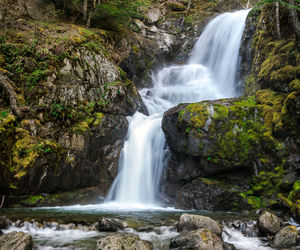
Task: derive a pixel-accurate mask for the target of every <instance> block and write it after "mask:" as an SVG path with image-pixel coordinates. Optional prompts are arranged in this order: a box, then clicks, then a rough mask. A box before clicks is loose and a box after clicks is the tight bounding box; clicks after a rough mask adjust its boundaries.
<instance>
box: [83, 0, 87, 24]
mask: <svg viewBox="0 0 300 250" xmlns="http://www.w3.org/2000/svg"><path fill="white" fill-rule="evenodd" d="M87 9H88V0H83V7H82V19H83V21H86V20H87Z"/></svg>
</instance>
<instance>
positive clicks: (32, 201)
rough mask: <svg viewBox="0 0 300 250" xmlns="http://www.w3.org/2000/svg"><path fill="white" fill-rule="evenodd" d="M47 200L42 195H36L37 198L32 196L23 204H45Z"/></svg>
mask: <svg viewBox="0 0 300 250" xmlns="http://www.w3.org/2000/svg"><path fill="white" fill-rule="evenodd" d="M44 200H45V197H44V196H42V195H36V196H30V197H29V198H27V199H26V200H24V201H23V202H24V203H25V204H28V205H35V204H37V203H39V202H43V201H44Z"/></svg>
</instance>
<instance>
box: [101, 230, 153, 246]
mask: <svg viewBox="0 0 300 250" xmlns="http://www.w3.org/2000/svg"><path fill="white" fill-rule="evenodd" d="M108 249H109V250H120V249H123V250H133V249H136V250H152V249H153V245H152V243H151V242H150V241H145V240H141V239H140V238H139V237H138V236H137V235H134V234H128V233H126V234H121V233H120V234H113V235H109V236H106V237H103V238H101V239H100V240H99V241H98V242H97V250H108Z"/></svg>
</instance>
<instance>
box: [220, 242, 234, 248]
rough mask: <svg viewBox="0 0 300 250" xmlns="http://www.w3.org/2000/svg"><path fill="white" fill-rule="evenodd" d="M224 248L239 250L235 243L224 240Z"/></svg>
mask: <svg viewBox="0 0 300 250" xmlns="http://www.w3.org/2000/svg"><path fill="white" fill-rule="evenodd" d="M223 247H224V250H237V249H236V247H235V246H234V245H233V244H230V243H226V242H223Z"/></svg>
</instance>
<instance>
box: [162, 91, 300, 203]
mask: <svg viewBox="0 0 300 250" xmlns="http://www.w3.org/2000/svg"><path fill="white" fill-rule="evenodd" d="M293 93H294V92H293ZM295 93H296V92H295ZM290 98H291V94H286V93H281V92H275V91H272V90H269V89H265V90H259V91H257V92H256V95H255V96H251V97H246V98H240V99H225V100H216V101H204V102H200V103H193V104H181V105H179V106H177V107H175V108H173V109H170V110H169V111H167V112H166V113H165V114H164V118H163V122H162V128H163V130H164V132H165V134H166V139H167V143H168V145H169V146H170V148H171V150H172V151H173V152H174V153H173V155H172V157H171V160H170V162H169V168H168V175H167V176H168V177H167V178H168V180H169V182H170V183H174V184H175V183H176V182H179V183H180V182H183V183H187V184H184V185H183V186H182V184H181V185H179V187H178V185H177V188H179V190H177V191H176V192H175V194H174V193H173V195H174V196H175V197H176V200H177V204H180V205H179V206H185V205H187V206H188V207H189V208H191V207H193V208H195V207H198V205H197V204H198V203H199V204H201V206H208V207H211V204H214V201H213V200H212V201H210V202H209V201H208V200H207V199H206V203H205V202H198V203H197V202H196V201H197V200H199V201H200V200H203V199H204V200H205V198H204V197H205V195H206V194H205V193H203V192H202V191H201V189H204V190H206V187H205V188H204V187H203V188H199V187H202V186H203V182H202V181H199V180H196V179H195V178H199V177H206V176H210V175H214V176H216V175H217V179H220V178H219V177H218V175H220V174H222V173H223V175H226V176H231V175H233V174H234V173H233V172H232V171H233V170H234V171H237V170H238V171H246V172H247V171H248V173H249V174H248V176H249V179H248V180H244V185H240V184H238V182H237V183H236V184H238V185H237V188H235V189H233V190H239V191H238V192H237V193H236V194H235V195H237V196H240V198H243V199H244V202H245V203H246V204H248V205H249V207H250V208H260V207H265V206H272V207H275V206H280V201H279V200H278V199H277V195H278V194H279V193H281V192H282V193H284V194H286V195H287V194H288V192H289V187H287V185H286V184H285V182H284V177H285V175H286V174H288V173H289V172H290V171H291V169H292V170H293V171H295V170H296V169H297V164H298V163H296V162H295V161H297V160H296V159H297V156H295V154H294V152H293V151H291V149H292V148H293V147H295V144H294V140H293V139H292V140H286V139H285V136H286V135H288V134H291V131H293V132H292V134H294V133H297V132H296V131H297V129H296V128H295V127H293V125H294V124H295V123H294V120H293V119H294V118H295V117H296V116H295V112H296V111H295V110H294V109H292V108H291V107H292V105H290V106H289V107H290V108H291V110H290V111H287V106H288V103H289V100H290ZM287 114H288V115H287ZM288 117H290V118H291V120H288ZM292 117H293V118H292ZM292 122H293V123H292ZM174 155H175V156H174ZM289 155H290V156H289ZM288 156H289V159H291V160H288V161H287V160H286V159H287V158H288ZM295 157H296V158H295ZM175 162H178V163H176V164H175ZM297 171H298V170H297ZM251 173H255V175H252V177H251ZM237 174H238V173H237ZM240 174H242V175H243V174H245V173H242V172H241V173H240ZM215 185H216V183H215ZM245 185H246V186H247V185H248V187H247V188H246V189H245V187H246V186H245ZM216 190H220V192H223V193H228V191H226V190H230V189H227V188H226V187H225V186H222V185H217V187H215V188H212V189H209V190H208V191H207V193H208V195H209V197H215V196H214V194H216ZM171 193H172V192H171ZM216 195H217V196H218V194H216ZM223 196H224V195H223ZM232 196H234V193H232ZM191 197H193V198H191ZM229 197H230V195H229ZM218 199H220V198H218ZM214 200H217V198H215V199H214ZM195 202H196V203H195ZM223 203H224V204H225V203H226V202H223ZM227 203H228V205H229V207H230V204H234V205H233V207H234V206H240V207H243V204H242V203H241V202H240V200H239V199H238V198H237V199H235V200H233V199H230V198H228V199H227ZM233 207H232V208H233Z"/></svg>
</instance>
